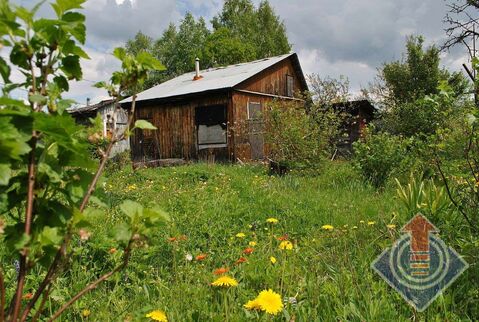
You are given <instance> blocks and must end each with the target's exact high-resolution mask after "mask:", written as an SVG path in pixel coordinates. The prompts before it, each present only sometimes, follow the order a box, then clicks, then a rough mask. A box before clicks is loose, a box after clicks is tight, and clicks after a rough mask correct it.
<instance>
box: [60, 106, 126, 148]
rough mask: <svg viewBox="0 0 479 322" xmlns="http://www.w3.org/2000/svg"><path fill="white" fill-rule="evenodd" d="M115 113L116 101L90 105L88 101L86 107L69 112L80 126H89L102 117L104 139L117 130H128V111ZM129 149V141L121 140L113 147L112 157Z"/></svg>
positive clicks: (122, 110)
mask: <svg viewBox="0 0 479 322" xmlns="http://www.w3.org/2000/svg"><path fill="white" fill-rule="evenodd" d="M114 111H115V104H114V100H104V101H101V102H100V103H98V104H90V103H89V100H88V101H87V105H85V106H81V107H77V108H72V109H68V110H67V112H68V113H70V115H71V116H72V117H73V118H74V119H75V121H76V122H77V123H78V124H83V125H89V124H90V119H94V118H95V117H97V115H100V116H101V119H102V121H103V130H102V136H103V137H108V136H109V135H111V133H113V131H114V130H116V129H119V131H120V132H121V131H124V130H125V129H126V126H127V122H128V113H127V111H125V110H124V109H120V111H119V112H117V113H114ZM129 148H130V143H129V142H128V140H121V141H119V142H117V143H116V144H115V145H114V146H113V150H112V153H111V156H114V155H116V154H117V153H120V152H123V151H126V150H128V149H129Z"/></svg>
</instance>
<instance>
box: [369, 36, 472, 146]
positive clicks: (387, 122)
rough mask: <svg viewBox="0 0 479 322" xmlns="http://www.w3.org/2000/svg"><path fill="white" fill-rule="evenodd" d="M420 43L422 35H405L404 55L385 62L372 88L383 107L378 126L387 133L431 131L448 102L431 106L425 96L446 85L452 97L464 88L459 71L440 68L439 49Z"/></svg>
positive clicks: (442, 114)
mask: <svg viewBox="0 0 479 322" xmlns="http://www.w3.org/2000/svg"><path fill="white" fill-rule="evenodd" d="M423 45H424V39H423V37H421V36H411V37H408V39H407V41H406V53H405V56H404V58H403V59H401V60H397V61H393V62H390V63H385V64H384V65H383V66H382V68H381V69H380V70H379V75H378V81H377V82H376V84H375V85H374V86H373V87H372V90H371V92H372V93H373V94H375V96H376V98H378V100H379V103H380V105H382V106H383V109H382V114H383V118H382V122H381V123H380V125H381V126H382V129H383V130H386V131H388V132H390V133H393V134H401V135H405V136H409V137H410V136H416V135H418V134H426V135H428V134H431V133H434V131H435V130H436V128H437V127H438V126H439V124H442V123H443V120H444V119H445V115H446V114H447V113H449V110H448V109H449V106H450V105H451V104H442V106H435V105H434V104H431V102H430V99H427V98H426V96H430V97H434V96H437V94H439V93H440V92H441V91H442V92H444V91H446V89H447V90H448V91H449V88H450V89H451V90H450V96H451V98H454V97H459V96H462V95H463V94H464V93H466V92H467V90H468V87H469V84H468V82H467V79H465V77H464V76H463V75H462V74H461V73H460V72H455V73H450V72H449V71H448V70H446V69H444V68H441V67H440V58H439V53H440V52H439V49H438V48H437V47H435V46H429V47H427V48H424V46H423ZM439 87H440V88H439ZM446 112H447V113H446Z"/></svg>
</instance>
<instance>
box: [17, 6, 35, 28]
mask: <svg viewBox="0 0 479 322" xmlns="http://www.w3.org/2000/svg"><path fill="white" fill-rule="evenodd" d="M15 14H16V15H17V16H18V18H20V19H21V20H23V21H24V22H25V24H27V26H29V27H31V26H32V24H33V13H32V12H30V11H29V10H28V9H27V8H25V7H17V8H16V11H15Z"/></svg>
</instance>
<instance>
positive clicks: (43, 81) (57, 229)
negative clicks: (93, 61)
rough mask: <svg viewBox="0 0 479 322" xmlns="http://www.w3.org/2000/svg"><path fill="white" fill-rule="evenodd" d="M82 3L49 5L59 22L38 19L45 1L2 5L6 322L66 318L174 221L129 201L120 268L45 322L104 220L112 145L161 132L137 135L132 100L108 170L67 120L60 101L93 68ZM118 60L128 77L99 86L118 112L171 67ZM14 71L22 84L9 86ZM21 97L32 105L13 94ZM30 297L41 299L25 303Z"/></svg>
mask: <svg viewBox="0 0 479 322" xmlns="http://www.w3.org/2000/svg"><path fill="white" fill-rule="evenodd" d="M84 2H85V0H56V1H55V2H53V3H51V7H52V8H53V11H54V13H55V18H52V19H46V18H37V17H36V16H35V15H36V13H37V11H38V9H39V8H40V7H41V6H42V5H43V4H44V3H45V1H41V2H40V3H39V4H38V5H36V6H35V7H34V8H33V9H31V10H29V9H27V8H24V7H21V6H14V5H12V4H10V3H9V2H8V1H2V2H1V3H0V44H1V50H2V51H4V52H5V51H8V53H9V61H8V62H7V61H5V60H4V59H2V58H0V73H1V76H2V78H3V82H4V84H5V85H4V87H3V95H2V97H1V98H0V128H1V129H2V130H1V132H0V151H1V153H0V239H1V240H2V243H4V245H5V248H6V250H7V251H8V252H9V254H8V256H9V257H10V258H15V257H17V258H18V261H17V263H18V267H17V271H16V274H13V275H12V274H6V272H11V271H12V269H11V267H6V266H7V265H9V266H11V264H9V263H8V262H7V261H4V260H2V263H1V265H2V266H0V300H1V301H0V321H26V320H29V321H36V320H39V319H42V320H45V319H46V320H50V321H51V320H54V319H56V318H58V317H59V316H60V315H61V314H62V313H63V312H64V311H65V310H66V309H68V307H69V306H71V305H72V304H73V303H74V302H75V301H77V300H78V299H79V298H81V297H82V296H83V295H84V294H86V293H88V292H89V291H91V290H93V289H95V288H96V287H97V286H98V284H100V283H101V282H103V281H105V280H106V279H108V278H109V277H111V276H112V275H113V274H115V273H116V272H118V271H120V270H122V269H124V268H125V267H126V266H127V264H128V261H129V258H130V256H131V252H132V250H133V248H134V247H136V246H139V245H141V244H142V243H143V241H144V238H145V236H146V235H147V234H148V232H149V230H150V229H151V228H152V227H158V225H159V224H161V223H163V222H165V221H166V220H167V216H166V214H165V213H164V212H162V211H161V210H159V209H157V208H155V207H152V208H144V207H143V206H142V205H140V204H138V203H136V202H133V201H124V202H123V203H122V205H121V210H122V211H123V212H124V214H125V215H126V218H128V220H127V221H125V223H124V224H122V225H120V226H118V227H116V228H114V229H113V230H112V231H113V235H114V236H115V239H116V241H117V242H118V249H122V250H123V252H122V257H121V259H120V260H119V262H118V263H117V264H116V266H114V268H113V269H111V270H109V271H106V272H103V273H102V274H101V275H99V276H98V277H97V279H96V280H92V281H91V283H90V284H88V285H85V287H84V288H83V289H82V290H81V291H80V292H78V293H77V294H76V295H74V296H73V297H72V298H71V299H70V300H69V301H67V302H66V303H64V305H62V306H61V307H57V308H55V309H56V310H57V311H56V312H55V311H53V312H49V313H48V314H49V315H50V316H47V313H45V312H44V310H43V309H44V306H45V303H47V302H48V301H49V298H50V295H51V292H52V291H53V290H54V289H55V281H56V279H57V278H58V277H59V276H61V275H62V274H64V273H65V272H67V271H68V269H69V267H70V265H71V258H72V255H73V252H74V249H75V250H77V249H78V247H75V248H74V247H72V244H73V242H74V241H81V240H85V239H88V238H89V235H90V232H89V227H90V226H91V225H92V222H91V215H92V214H93V213H95V212H101V211H102V205H103V202H102V201H101V200H100V199H99V198H98V197H96V196H94V191H95V188H96V186H97V184H98V182H99V181H100V180H101V175H102V172H103V170H104V167H105V164H106V162H107V160H108V156H109V154H110V151H111V149H112V147H113V145H114V144H115V143H116V142H118V141H119V140H121V139H124V138H125V137H127V136H128V135H129V134H130V133H131V131H132V130H133V129H134V128H135V127H136V128H148V129H153V126H152V125H151V124H149V123H148V122H146V121H141V120H137V121H136V123H135V126H133V120H134V110H135V99H133V105H132V107H131V110H130V115H129V122H128V130H127V131H125V132H124V133H120V132H116V133H113V135H112V138H111V139H110V141H109V143H108V145H107V147H106V148H105V149H104V150H101V151H99V154H100V155H101V158H100V161H94V160H92V159H91V157H90V153H89V146H90V143H89V141H88V139H89V138H90V140H91V138H92V133H91V131H92V130H90V133H89V131H88V130H87V129H85V128H83V127H81V126H78V125H76V124H75V122H74V120H73V119H72V118H71V116H69V115H68V113H66V112H65V110H66V109H67V108H68V107H70V106H71V105H72V103H73V102H72V101H71V100H67V99H63V98H62V95H63V94H64V93H66V92H68V90H69V82H70V81H76V80H80V79H81V78H82V69H81V66H80V59H81V58H84V59H88V58H89V57H88V55H87V53H86V52H85V51H84V50H83V49H82V47H81V46H82V45H83V44H84V43H85V40H86V27H85V16H84V15H83V14H81V12H80V11H81V9H82V7H81V6H82V4H83V3H84ZM114 56H115V57H116V58H118V59H119V60H121V62H122V70H121V71H118V72H115V73H114V74H113V76H112V78H111V81H110V82H109V83H108V84H107V83H105V82H102V83H99V84H97V86H98V87H104V88H106V89H107V90H108V91H109V93H110V94H111V96H112V97H114V98H115V99H116V106H117V109H119V108H120V107H119V105H118V101H119V99H120V98H121V97H122V95H123V94H124V93H125V91H127V90H131V89H135V88H136V87H137V86H138V85H141V84H142V83H143V82H144V81H145V79H146V77H147V73H148V72H149V71H150V70H161V69H162V68H163V66H162V65H161V64H160V63H159V62H158V61H156V60H155V59H153V58H152V57H151V56H150V55H149V54H146V53H141V54H138V55H137V56H131V55H127V54H126V53H125V52H124V50H122V49H117V50H115V52H114ZM12 69H16V70H17V71H18V73H17V74H20V75H21V76H22V77H21V80H18V81H13V80H12V79H11V74H12ZM15 79H18V77H15ZM15 89H19V90H22V93H24V94H25V96H24V97H18V95H15V94H13V93H14V92H12V91H13V90H15ZM17 92H18V91H17ZM134 98H135V97H134ZM80 245H81V244H80ZM80 248H81V247H80ZM14 272H15V271H14ZM15 275H16V276H15ZM31 276H35V277H36V278H31ZM12 279H13V280H12ZM27 289H28V290H33V292H32V293H31V296H29V298H28V299H27V301H25V297H24V294H25V291H26V290H27Z"/></svg>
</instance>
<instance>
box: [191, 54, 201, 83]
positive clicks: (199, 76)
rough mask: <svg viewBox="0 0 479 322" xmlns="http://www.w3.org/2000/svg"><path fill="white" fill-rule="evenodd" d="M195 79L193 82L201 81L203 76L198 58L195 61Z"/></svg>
mask: <svg viewBox="0 0 479 322" xmlns="http://www.w3.org/2000/svg"><path fill="white" fill-rule="evenodd" d="M195 72H196V73H195V77H193V80H194V81H195V80H199V79H202V78H203V76H201V75H200V59H199V58H196V60H195Z"/></svg>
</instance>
